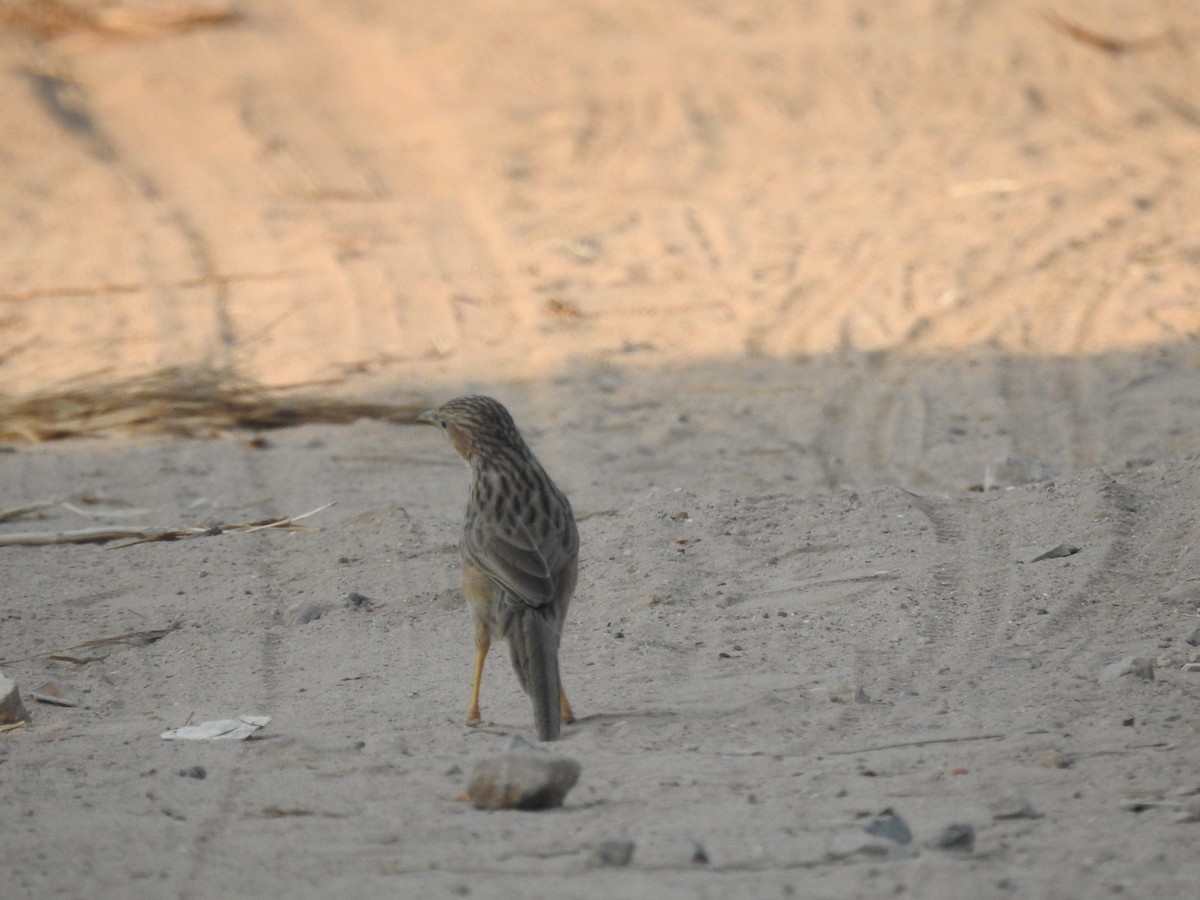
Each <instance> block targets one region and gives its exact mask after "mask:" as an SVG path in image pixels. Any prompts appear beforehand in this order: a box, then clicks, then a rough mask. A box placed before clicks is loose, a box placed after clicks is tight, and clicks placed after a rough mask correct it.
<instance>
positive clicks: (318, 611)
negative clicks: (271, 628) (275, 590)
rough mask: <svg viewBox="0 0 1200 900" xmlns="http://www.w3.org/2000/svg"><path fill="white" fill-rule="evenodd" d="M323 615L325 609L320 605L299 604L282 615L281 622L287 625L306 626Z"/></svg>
mask: <svg viewBox="0 0 1200 900" xmlns="http://www.w3.org/2000/svg"><path fill="white" fill-rule="evenodd" d="M323 615H325V607H324V606H322V605H321V604H320V603H299V604H297V605H296V606H293V607H292V608H291V609H289V610H288V611H287V613H286V614H285V615H284V617H283V620H284V622H286V623H287V624H288V625H307V624H308V623H309V622H315V621H316V620H317V619H319V618H321V616H323Z"/></svg>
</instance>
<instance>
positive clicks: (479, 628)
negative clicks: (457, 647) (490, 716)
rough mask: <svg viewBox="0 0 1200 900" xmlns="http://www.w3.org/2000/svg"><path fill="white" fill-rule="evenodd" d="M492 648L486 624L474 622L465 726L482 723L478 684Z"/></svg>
mask: <svg viewBox="0 0 1200 900" xmlns="http://www.w3.org/2000/svg"><path fill="white" fill-rule="evenodd" d="M491 646H492V634H491V631H490V630H489V629H488V627H487V623H485V622H480V621H479V620H476V621H475V680H474V681H473V682H472V683H471V705H470V707H468V708H467V724H468V725H478V724H479V723H480V722H482V721H483V717H482V716H481V715H479V684H480V682H481V681H483V661H484V660H485V659H487V655H488V650H489V649H490V648H491Z"/></svg>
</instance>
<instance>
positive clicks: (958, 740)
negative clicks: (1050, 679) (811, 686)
mask: <svg viewBox="0 0 1200 900" xmlns="http://www.w3.org/2000/svg"><path fill="white" fill-rule="evenodd" d="M1007 737H1008V735H1007V734H972V735H967V736H966V737H948V738H926V739H925V740H923V741H899V742H898V743H895V744H879V745H877V746H874V747H859V748H857V749H855V750H828V751H826V754H825V755H826V756H853V755H854V754H856V753H875V752H876V751H879V750H898V749H900V748H903V747H927V746H929V745H930V744H965V743H967V742H968V741H1002V740H1004V739H1005V738H1007Z"/></svg>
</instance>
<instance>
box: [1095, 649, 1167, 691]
mask: <svg viewBox="0 0 1200 900" xmlns="http://www.w3.org/2000/svg"><path fill="white" fill-rule="evenodd" d="M1125 676H1133V677H1134V678H1140V679H1141V680H1142V681H1153V680H1154V660H1153V659H1151V658H1150V657H1148V656H1127V657H1125V658H1124V659H1122V660H1120V661H1118V662H1115V663H1109V664H1108V665H1107V666H1105V667H1104V668H1103V669H1101V670H1100V683H1101V684H1104V683H1106V682H1109V681H1116V680H1117V679H1118V678H1123V677H1125Z"/></svg>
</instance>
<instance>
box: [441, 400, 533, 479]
mask: <svg viewBox="0 0 1200 900" xmlns="http://www.w3.org/2000/svg"><path fill="white" fill-rule="evenodd" d="M417 421H418V422H424V423H426V424H428V425H436V426H437V427H439V428H441V429H442V431H444V432H445V433H446V437H447V438H449V439H450V444H451V446H453V447H454V449H455V450H457V451H458V453H459V455H460V456H461V457H462V458H463V459H465V460H466V461H467V462H468V463H473V462H475V461H477V460H478V459H479V458H480V457H481V456H482V455H483V454H486V453H488V452H497V451H502V450H514V449H522V448H524V447H525V442H524V440H522V438H521V433H520V432H519V431H517V426H516V423H514V422H513V419H512V416H511V415H509V413H508V410H507V409H505V408H504V405H503V404H502V403H500V402H499V401H498V400H493V399H492V398H491V397H484V396H482V395H478V394H475V395H471V396H468V397H456V398H455V399H453V400H450V401H448V402H446V403H443V404H442V405H441V406H439V407H437V408H435V409H427V410H425V412H423V413H421V414H420V415H419V416H417Z"/></svg>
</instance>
